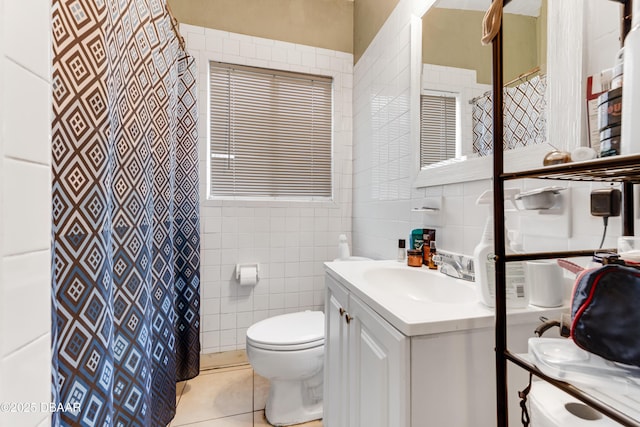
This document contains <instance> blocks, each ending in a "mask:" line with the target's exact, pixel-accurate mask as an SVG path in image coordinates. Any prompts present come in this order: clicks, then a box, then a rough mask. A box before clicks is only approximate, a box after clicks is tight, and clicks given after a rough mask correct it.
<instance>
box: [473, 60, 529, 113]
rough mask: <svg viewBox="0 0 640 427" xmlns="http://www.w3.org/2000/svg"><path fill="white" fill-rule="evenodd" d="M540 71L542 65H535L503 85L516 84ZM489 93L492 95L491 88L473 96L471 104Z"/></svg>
mask: <svg viewBox="0 0 640 427" xmlns="http://www.w3.org/2000/svg"><path fill="white" fill-rule="evenodd" d="M539 71H540V67H539V66H535V67H533V68H532V69H530V70H529V71H525V72H524V73H522V74H520V75H519V76H518V77H516V78H515V79H513V80H510V81H508V82H507V83H505V84H504V85H503V87H507V86H509V85H512V84H514V83H515V82H517V81H520V80H524V79H526V78H527V77H529V76H531V75H532V74H535V73H537V72H539ZM489 95H491V91H490V90H489V91H486V92H485V93H483V94H482V95H478V96H476V97H475V98H471V99H470V100H469V104H473V103H474V102H476V101H477V100H478V99H480V98H483V97H485V96H489Z"/></svg>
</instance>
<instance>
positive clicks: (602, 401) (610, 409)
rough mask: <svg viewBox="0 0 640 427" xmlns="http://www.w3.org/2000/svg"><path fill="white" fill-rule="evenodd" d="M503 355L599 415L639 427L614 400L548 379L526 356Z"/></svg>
mask: <svg viewBox="0 0 640 427" xmlns="http://www.w3.org/2000/svg"><path fill="white" fill-rule="evenodd" d="M504 355H505V357H506V358H507V360H509V361H511V362H513V363H515V364H516V365H518V366H519V367H521V368H523V369H525V370H527V371H529V372H531V373H532V374H533V375H535V376H536V377H538V378H541V379H543V380H545V381H546V382H548V383H551V384H553V385H554V386H556V387H557V388H559V389H560V390H562V391H564V392H566V393H568V394H570V395H571V396H573V397H575V398H576V399H578V400H580V401H582V402H584V403H586V404H587V405H589V406H591V407H592V408H594V409H596V410H598V411H600V412H601V413H603V414H604V415H606V416H608V417H609V418H611V419H613V420H614V421H616V422H618V423H620V424H622V425H624V426H630V427H640V420H637V419H634V418H631V417H630V416H629V415H627V414H625V413H624V412H622V410H621V409H619V408H617V407H615V399H613V398H611V399H610V398H608V396H607V395H606V394H602V393H598V392H597V391H595V390H583V389H581V388H579V387H576V386H574V385H572V384H569V383H566V382H563V381H559V380H557V379H555V378H552V377H549V376H547V375H545V374H544V373H542V372H541V371H540V370H539V369H538V368H537V367H536V366H535V365H534V364H533V363H531V362H530V361H529V359H528V357H527V355H519V354H514V353H511V352H509V351H508V350H505V354H504ZM596 394H599V396H596Z"/></svg>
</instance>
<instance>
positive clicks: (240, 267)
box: [236, 263, 260, 282]
mask: <svg viewBox="0 0 640 427" xmlns="http://www.w3.org/2000/svg"><path fill="white" fill-rule="evenodd" d="M252 268H255V272H256V281H258V279H259V276H258V275H259V273H260V265H259V264H258V263H253V264H236V280H237V281H238V282H240V271H242V270H243V269H244V270H245V271H247V270H250V269H252Z"/></svg>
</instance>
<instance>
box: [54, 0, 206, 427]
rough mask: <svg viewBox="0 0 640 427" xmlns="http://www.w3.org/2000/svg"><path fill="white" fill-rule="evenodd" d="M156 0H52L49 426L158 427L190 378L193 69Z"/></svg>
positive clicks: (195, 276)
mask: <svg viewBox="0 0 640 427" xmlns="http://www.w3.org/2000/svg"><path fill="white" fill-rule="evenodd" d="M165 1H166V0H74V1H61V0H54V1H53V4H52V32H53V76H52V82H53V84H52V92H53V93H52V98H53V99H52V100H53V113H54V114H53V122H52V172H53V183H52V192H53V194H52V208H53V218H52V221H53V230H52V232H53V236H52V257H53V260H52V270H53V271H52V277H53V279H52V316H53V319H52V320H53V322H52V337H53V342H52V346H53V352H52V353H53V361H52V394H53V400H54V403H56V405H59V406H58V407H63V408H66V409H67V410H64V411H56V412H55V413H53V415H52V425H54V426H58V425H64V426H100V427H102V426H123V427H125V426H127V427H128V426H165V425H166V424H167V423H169V421H170V420H171V419H172V418H173V416H174V415H175V399H176V396H175V383H176V381H180V380H185V379H189V378H192V377H194V376H196V375H197V374H198V369H199V353H200V343H199V319H200V315H199V310H200V301H199V298H200V293H199V281H200V272H199V269H200V266H199V263H200V259H199V257H200V247H199V246H200V241H199V239H200V238H199V231H200V225H199V216H198V191H199V188H198V172H197V171H198V155H197V110H196V94H197V89H196V84H195V76H196V69H195V63H194V60H193V58H191V57H189V56H187V55H186V54H185V53H184V52H183V51H182V49H181V48H180V46H179V44H180V43H179V41H180V40H179V39H178V37H177V35H176V34H175V32H174V30H173V29H172V22H171V19H170V17H169V16H168V13H167V10H166V7H165Z"/></svg>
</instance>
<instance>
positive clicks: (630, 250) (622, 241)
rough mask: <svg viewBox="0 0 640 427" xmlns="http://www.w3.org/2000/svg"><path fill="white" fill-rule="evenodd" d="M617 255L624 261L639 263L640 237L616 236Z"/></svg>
mask: <svg viewBox="0 0 640 427" xmlns="http://www.w3.org/2000/svg"><path fill="white" fill-rule="evenodd" d="M618 255H620V258H621V259H623V260H625V261H631V262H638V263H640V237H636V236H620V237H618Z"/></svg>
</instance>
